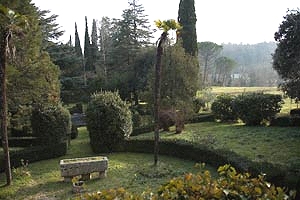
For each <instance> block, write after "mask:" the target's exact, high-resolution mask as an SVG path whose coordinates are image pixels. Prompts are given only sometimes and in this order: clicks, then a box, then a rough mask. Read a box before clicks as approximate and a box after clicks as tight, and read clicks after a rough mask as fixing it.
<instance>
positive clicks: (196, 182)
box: [84, 165, 295, 200]
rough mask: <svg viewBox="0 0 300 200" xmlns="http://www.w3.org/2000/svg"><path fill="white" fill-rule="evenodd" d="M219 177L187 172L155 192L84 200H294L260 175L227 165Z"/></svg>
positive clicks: (118, 192)
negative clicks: (255, 175)
mask: <svg viewBox="0 0 300 200" xmlns="http://www.w3.org/2000/svg"><path fill="white" fill-rule="evenodd" d="M218 173H219V177H218V178H213V177H212V176H211V174H210V172H209V171H208V170H205V171H200V172H198V173H197V174H192V173H187V174H185V175H184V176H180V177H176V178H173V179H171V180H170V181H169V182H167V183H166V184H164V185H162V186H161V187H160V188H159V189H158V191H157V193H156V192H154V193H153V192H147V191H146V192H143V193H142V194H132V193H130V192H128V191H126V190H125V189H124V188H119V189H109V190H103V191H99V192H97V193H87V194H85V195H84V199H89V200H93V199H124V200H142V199H152V200H156V199H157V200H158V199H161V200H163V199H201V200H202V199H203V200H204V199H224V200H225V199H293V198H295V192H292V193H291V194H289V195H288V194H286V193H285V191H284V189H283V188H281V187H275V186H274V185H271V184H270V183H268V182H266V181H265V180H264V177H263V176H262V175H259V176H258V177H255V178H252V177H250V174H248V173H237V172H236V170H235V168H233V167H232V166H230V165H224V166H220V167H219V169H218Z"/></svg>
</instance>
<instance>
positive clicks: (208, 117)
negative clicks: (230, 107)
mask: <svg viewBox="0 0 300 200" xmlns="http://www.w3.org/2000/svg"><path fill="white" fill-rule="evenodd" d="M214 121H215V116H214V115H213V114H199V113H198V114H195V115H193V116H192V117H191V118H190V119H189V120H188V123H200V122H214Z"/></svg>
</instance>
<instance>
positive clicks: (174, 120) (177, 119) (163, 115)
mask: <svg viewBox="0 0 300 200" xmlns="http://www.w3.org/2000/svg"><path fill="white" fill-rule="evenodd" d="M158 117H159V128H161V129H163V130H164V131H169V130H170V126H173V125H175V126H176V133H181V132H182V130H183V129H184V114H183V112H181V111H175V110H172V109H168V110H160V111H159V113H158Z"/></svg>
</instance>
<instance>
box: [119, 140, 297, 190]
mask: <svg viewBox="0 0 300 200" xmlns="http://www.w3.org/2000/svg"><path fill="white" fill-rule="evenodd" d="M153 148H154V141H153V140H133V139H130V140H126V142H125V143H124V149H123V150H125V151H128V152H137V153H153ZM159 154H162V155H168V156H174V157H178V158H182V159H187V160H193V161H195V162H204V163H207V164H210V165H212V166H216V167H218V166H221V165H225V164H230V165H232V166H234V167H235V168H236V169H237V170H238V171H240V172H249V173H250V174H251V175H253V176H258V175H260V174H262V173H264V174H266V180H268V181H270V182H272V183H274V184H275V185H278V186H284V187H288V188H289V189H296V188H297V187H299V183H300V175H299V174H298V173H297V172H295V170H294V169H288V168H286V167H283V166H281V165H275V164H271V163H267V162H263V163H262V162H255V161H251V160H249V159H247V158H246V157H243V156H240V155H238V154H237V153H235V152H232V151H228V150H217V149H210V148H208V147H206V146H204V145H199V144H197V145H195V144H193V143H190V142H187V141H181V140H178V141H166V140H161V141H160V142H159ZM299 192H300V191H299Z"/></svg>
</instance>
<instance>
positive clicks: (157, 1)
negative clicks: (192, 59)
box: [32, 0, 300, 44]
mask: <svg viewBox="0 0 300 200" xmlns="http://www.w3.org/2000/svg"><path fill="white" fill-rule="evenodd" d="M179 2H180V0H138V3H139V4H142V5H143V7H144V9H145V11H144V14H146V15H148V18H149V22H150V24H151V25H153V26H154V20H157V19H160V20H167V19H177V16H178V7H179ZM32 3H34V4H35V5H36V6H37V7H39V8H40V9H42V10H50V11H51V13H52V14H56V15H58V18H57V23H58V24H59V25H60V26H61V29H62V30H64V31H65V34H64V35H63V36H62V37H61V38H60V41H62V42H64V43H65V42H67V41H68V40H69V37H70V35H71V36H72V38H74V32H75V28H74V26H75V25H74V24H75V22H76V23H77V28H78V33H79V36H80V39H81V43H82V44H83V37H84V31H85V21H84V19H85V16H87V19H88V26H89V31H90V32H91V27H92V20H93V19H96V20H101V18H102V17H104V16H106V17H109V18H117V19H121V15H122V12H123V10H125V9H127V8H128V0H84V1H82V0H73V1H71V0H32ZM299 7H300V2H299V0H195V9H196V15H197V24H196V30H197V40H198V42H204V41H210V42H214V43H217V44H223V43H225V44H226V43H234V44H241V43H242V44H256V43H260V42H271V41H274V33H275V32H276V31H278V27H279V25H280V24H281V22H282V21H283V20H284V19H283V17H284V16H285V15H286V13H287V10H288V9H297V8H299ZM158 36H159V34H158V33H157V36H155V37H158ZM73 41H74V39H73Z"/></svg>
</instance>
